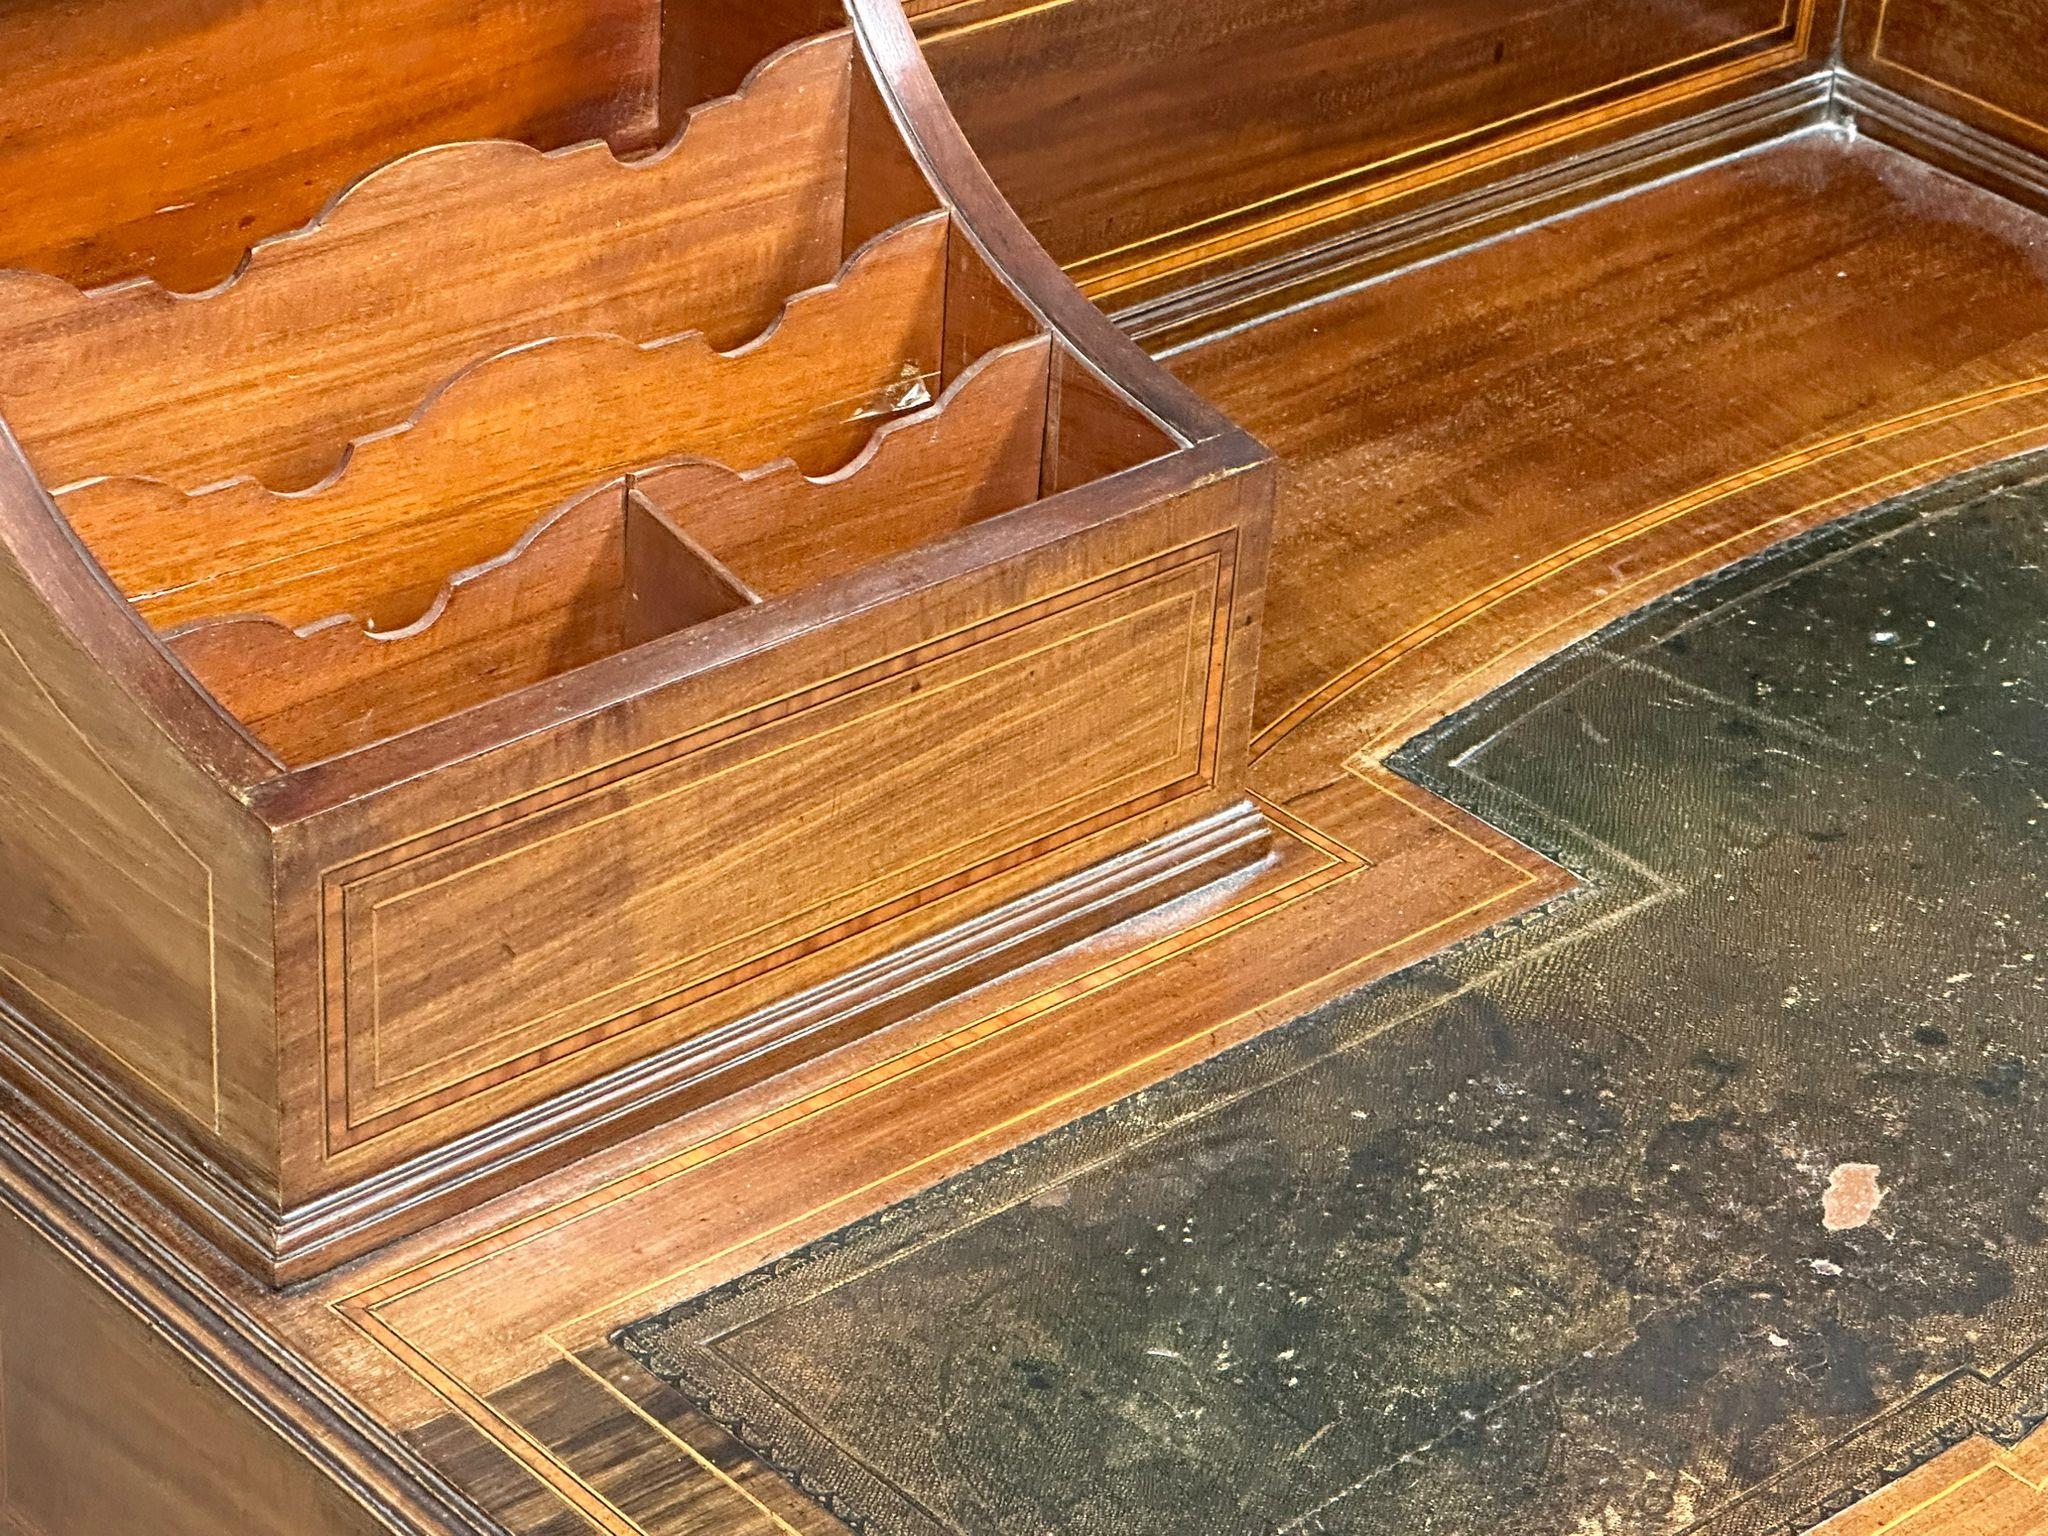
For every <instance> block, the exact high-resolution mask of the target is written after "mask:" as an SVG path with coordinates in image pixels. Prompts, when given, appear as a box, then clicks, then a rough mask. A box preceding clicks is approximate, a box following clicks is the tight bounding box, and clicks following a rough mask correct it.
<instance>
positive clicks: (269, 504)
mask: <svg viewBox="0 0 2048 1536" xmlns="http://www.w3.org/2000/svg"><path fill="white" fill-rule="evenodd" d="M947 246H948V225H947V220H946V216H945V215H944V214H930V215H927V216H925V217H924V218H922V219H920V220H918V221H916V222H914V223H912V224H909V225H906V226H903V227H901V228H899V229H898V230H896V231H894V232H893V233H891V234H886V235H882V236H878V237H877V238H876V240H875V241H874V242H873V243H872V244H870V245H869V246H867V247H865V248H864V249H863V250H862V251H861V252H859V253H857V254H856V255H855V257H854V258H853V260H852V261H851V262H850V263H849V264H848V266H847V267H846V269H845V271H844V273H843V274H842V276H841V278H840V280H839V281H838V282H836V283H834V284H832V285H830V286H826V287H821V288H813V289H808V290H806V291H804V292H803V293H801V294H799V295H798V296H797V297H795V298H793V299H791V300H790V301H789V303H788V304H787V305H786V306H785V307H784V309H783V311H782V313H781V314H780V316H779V317H778V319H777V320H776V321H775V323H774V324H773V325H772V326H771V328H770V329H769V330H768V331H767V332H766V333H765V334H763V335H761V336H760V337H758V338H757V339H755V340H753V341H752V342H750V343H749V344H747V345H745V346H743V347H741V348H739V349H737V350H735V351H732V352H721V351H719V350H718V349H717V347H716V345H715V344H714V343H713V341H712V340H711V338H709V337H708V336H706V335H704V334H703V333H702V332H692V333H689V334H687V335H684V336H680V337H677V338H674V339H672V340H667V341H660V342H656V343H653V344H651V345H638V344H635V343H634V342H632V341H629V340H626V339H625V338H623V337H620V336H617V335H606V336H567V337H562V338H556V339H548V340H542V341H538V342H534V343H531V344H527V345H522V346H519V347H516V348H514V349H512V350H510V351H507V352H501V353H498V354H496V355H494V356H488V357H486V358H484V359H483V360H482V361H480V362H477V363H475V364H473V365H471V366H470V367H468V368H466V369H465V370H463V371H462V372H461V373H459V374H457V375H456V376H455V377H454V378H453V379H451V380H450V381H448V382H447V383H446V384H444V385H442V386H441V387H440V388H439V389H437V390H436V391H435V392H434V394H433V395H432V396H431V397H430V398H429V400H428V401H427V402H426V404H425V405H423V406H422V407H421V408H420V409H419V411H417V412H416V413H415V414H414V415H413V417H412V418H411V419H410V420H409V421H408V422H406V423H405V424H403V425H402V426H399V427H397V428H394V429H392V430H389V431H386V432H382V433H379V434H377V435H375V436H373V437H369V438H364V439H359V440H357V441H356V443H355V444H354V445H353V447H352V448H351V449H350V451H349V454H348V457H347V458H346V460H345V461H344V463H343V465H342V467H341V469H340V470H339V471H338V472H337V473H336V474H335V475H334V476H333V477H331V478H330V479H329V480H327V481H326V482H324V483H322V484H321V485H319V486H316V487H314V488H313V489H311V490H309V491H304V492H297V493H283V492H276V491H271V490H269V489H267V488H266V487H264V486H263V485H262V484H260V483H258V482H257V481H255V480H253V479H238V480H233V481H230V482H228V483H227V484H225V485H223V486H220V487H217V488H214V489H212V490H208V491H204V492H201V493H197V494H193V493H188V492H185V491H181V490H179V489H178V488H177V487H176V486H174V485H170V484H167V483H165V482H164V481H162V480H155V479H150V480H137V479H127V478H112V479H100V480H92V481H88V482H86V483H85V484H84V485H82V486H79V487H77V488H76V489H74V490H72V491H69V492H66V493H65V494H64V495H62V496H60V497H59V498H58V500H59V504H60V506H62V507H63V509H64V511H65V513H66V515H67V516H68V517H69V518H70V520H71V523H72V526H73V527H74V528H76V529H77V530H78V532H79V535H80V536H81V537H82V538H83V539H84V540H85V541H86V543H87V545H88V546H89V547H90V548H91V549H92V550H93V552H94V554H95V555H96V556H97V557H98V559H99V561H100V563H101V565H102V566H103V567H105V569H106V570H107V572H108V574H109V575H110V576H111V577H112V578H113V580H114V582H115V584H116V585H117V586H119V587H120V588H121V589H122V590H123V591H124V592H125V593H127V594H128V595H129V597H130V598H132V599H133V600H134V601H135V602H136V604H137V606H138V607H139V608H140V609H141V611H142V612H143V614H144V615H146V616H147V617H148V618H149V620H150V621H151V622H152V623H154V624H155V625H157V626H158V627H159V628H162V629H173V628H176V627H178V626H180V625H185V624H190V623H192V622H194V621H197V620H202V619H207V618H221V617H227V616H232V615H242V614H263V615H266V616H268V617H270V618H273V619H276V620H277V621H279V622H280V623H283V624H286V625H290V626H294V627H297V626H302V625H307V624H312V623H317V622H319V621H321V620H324V619H328V618H331V617H333V616H335V615H337V614H343V613H350V614H354V615H356V616H358V617H359V618H362V619H366V620H372V621H374V622H376V623H377V624H378V626H379V627H380V628H386V629H398V628H403V627H405V626H407V625H410V624H413V623H415V622H416V621H417V620H418V619H419V618H420V617H421V615H422V614H423V613H424V612H425V611H426V609H427V606H428V605H429V604H430V603H431V602H432V601H433V599H434V597H435V594H436V593H437V592H438V591H439V590H440V588H441V586H442V584H443V583H444V582H446V581H447V580H448V578H449V577H450V576H452V575H454V574H455V573H456V572H457V571H459V570H463V569H465V568H467V567H469V566H472V565H476V564H479V563H481V562H482V561H485V560H488V559H491V558H492V557H494V556H496V555H500V554H503V553H504V552H505V551H506V550H507V549H509V548H510V547H511V546H512V544H513V543H514V542H516V541H517V539H518V538H519V536H520V535H521V534H522V533H524V532H525V531H526V529H527V528H528V527H530V526H531V525H532V524H533V523H534V522H535V521H536V520H537V519H538V518H540V517H541V516H542V515H544V514H545V513H547V512H549V511H550V510H552V509H553V508H554V507H556V506H558V505H560V504H561V503H562V502H563V501H565V500H567V499H568V498H570V497H572V496H574V495H576V494H578V493H579V492H581V491H585V490H588V489H591V488H593V487H595V486H597V485H599V484H601V483H603V482H604V481H606V480H609V479H612V478H614V477H616V476H618V475H622V474H624V473H626V472H627V471H629V470H633V469H637V468H641V467H643V466H646V465H649V464H652V463H656V462H658V461H660V460H662V459H665V458H669V457H672V456H677V455H681V454H686V453H691V454H702V455H704V456H706V457H709V458H712V459H716V460H719V461H721V462H726V463H730V464H733V465H735V466H737V467H741V468H751V467H753V466H756V465H759V464H763V463H767V462H770V461H772V460H775V459H779V458H782V457H785V456H788V457H791V458H794V459H795V460H796V461H797V462H798V463H800V464H802V465H803V466H804V467H806V468H808V469H811V470H813V471H817V472H826V471H830V470H833V469H837V468H839V467H840V466H842V465H843V464H845V463H846V462H847V460H848V459H850V458H851V457H852V456H853V455H854V454H855V453H856V452H858V450H859V448H860V446H861V444H862V443H864V442H865V441H866V440H867V438H868V436H869V435H870V434H871V433H872V431H873V430H874V427H875V425H876V424H877V423H878V422H879V421H881V420H884V419H886V418H887V416H888V415H889V414H890V413H891V412H892V411H893V410H894V409H895V407H896V405H897V403H898V402H899V401H900V400H901V399H903V398H904V397H906V396H908V397H911V398H918V397H919V396H922V395H924V393H925V391H926V390H927V389H928V388H929V386H930V384H931V383H933V382H935V381H936V379H937V376H938V368H939V350H940V344H941V337H942V335H943V330H944V323H945V293H946V260H947Z"/></svg>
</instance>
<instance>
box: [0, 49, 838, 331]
mask: <svg viewBox="0 0 2048 1536" xmlns="http://www.w3.org/2000/svg"><path fill="white" fill-rule="evenodd" d="M828 48H841V49H846V50H848V58H849V60H850V59H851V56H852V55H851V48H852V42H851V33H849V32H847V31H845V30H844V29H842V30H840V31H837V32H828V33H824V34H822V35H820V36H817V37H807V38H803V39H800V40H799V41H797V42H794V43H791V44H790V45H789V46H787V47H785V48H781V49H778V50H777V51H776V52H774V53H772V54H770V55H769V56H768V57H767V58H765V59H763V60H762V61H761V62H760V63H759V64H756V65H755V66H754V67H753V69H751V70H750V71H748V73H747V77H746V79H744V80H743V81H741V82H740V87H739V89H738V90H736V91H734V92H732V93H731V94H730V95H726V96H716V97H713V98H712V99H711V100H709V101H703V102H699V103H698V104H697V105H696V106H694V107H692V108H690V109H689V111H688V113H687V114H685V116H684V118H683V122H682V124H681V126H680V127H678V128H677V130H676V132H675V133H674V135H673V136H671V137H670V139H669V141H668V142H667V143H666V144H663V145H661V146H659V147H658V148H655V149H651V150H648V151H645V152H644V153H641V154H636V155H626V156H621V155H619V154H618V153H617V152H616V151H614V150H613V149H612V147H611V146H610V145H609V144H607V143H606V142H605V141H604V140H603V139H585V140H582V141H580V142H578V143H575V144H569V145H565V146H563V147H562V148H560V149H549V150H542V149H535V148H534V147H533V146H532V145H531V144H524V143H521V142H520V141H518V140H517V139H462V140H457V141H455V142H453V143H448V144H430V145H426V146H424V147H422V148H420V149H416V150H413V151H411V152H410V153H408V154H404V155H400V156H399V157H398V158H397V159H395V160H389V161H386V162H385V163H384V164H383V165H380V166H378V167H377V168H376V169H375V170H372V171H368V172H366V173H364V174H363V175H361V176H359V177H357V178H356V179H355V180H354V181H352V182H350V183H349V184H348V185H347V186H345V187H343V188H342V189H341V190H340V191H339V192H337V193H336V194H335V195H334V196H333V197H332V198H331V199H330V200H329V201H328V203H327V206H326V207H324V208H322V209H321V210H320V212H319V213H317V214H315V215H314V216H313V217H312V218H311V219H309V220H308V221H307V222H306V223H304V224H301V225H300V226H299V227H298V228H296V229H288V230H285V231H283V232H282V233H280V234H275V235H271V236H269V237H267V238H265V239H263V240H259V241H257V242H256V244H254V245H252V246H251V247H250V248H249V249H248V250H247V251H246V252H244V253H243V255H242V259H241V261H240V262H238V263H237V264H236V266H235V270H234V271H233V272H230V273H229V274H228V275H227V276H226V277H224V278H222V279H221V280H220V281H219V282H218V283H215V284H214V285H213V286H212V287H210V288H202V289H197V290H194V291H191V292H179V291H177V290H174V289H170V288H166V287H164V285H163V284H162V283H159V282H158V281H157V280H156V279H155V278H153V277H148V276H142V277H131V278H124V279H122V280H121V281H119V282H114V283H106V284H103V285H102V286H100V287H98V288H85V289H82V288H79V287H77V286H76V285H75V284H72V283H69V282H66V281H65V280H64V279H63V278H61V277H57V276H55V275H53V274H51V273H48V272H34V271H27V270H23V269H20V268H14V269H8V270H0V304H4V305H6V306H9V307H10V308H12V309H15V310H17V311H18V318H17V319H15V320H14V321H13V324H15V325H17V326H20V325H32V324H36V323H39V322H41V321H45V320H48V319H52V318H55V317H57V316H60V315H64V314H69V313H72V312H74V311H76V310H79V309H82V308H87V307H90V306H93V305H97V304H103V303H107V302H110V301H112V300H116V299H132V300H136V301H139V302H142V303H154V304H163V305H172V304H192V303H200V302H203V301H205V300H208V299H217V298H220V297H221V296H223V295H224V294H226V293H227V292H228V291H229V290H230V289H232V288H235V287H237V286H238V285H240V284H241V283H242V282H243V281H244V280H245V279H247V278H249V277H250V276H252V275H254V276H257V277H259V278H260V276H261V270H260V269H261V268H263V267H265V266H267V265H268V264H269V259H270V257H271V256H272V254H273V253H274V252H277V251H280V250H289V249H290V248H291V247H294V246H296V245H299V244H302V243H304V242H306V241H308V240H312V239H315V238H317V237H318V236H320V235H322V234H328V233H334V232H345V231H347V230H348V229H349V228H350V227H351V225H352V224H354V223H356V222H359V221H360V222H368V216H369V215H370V214H372V213H374V212H375V211H376V210H377V209H378V208H379V207H380V206H383V205H387V204H390V203H392V202H398V201H403V197H402V196H401V194H403V193H404V192H405V191H406V189H407V187H408V184H409V183H410V182H412V181H413V180H415V179H417V178H419V177H420V176H421V174H422V173H423V172H432V171H438V170H439V169H440V167H442V166H444V165H446V164H449V163H451V162H454V161H459V160H469V161H472V162H474V170H473V171H472V174H477V173H481V172H485V171H487V170H490V169H492V168H493V167H495V166H496V165H498V164H504V165H507V166H519V167H522V168H524V169H526V170H527V171H529V172H535V171H538V172H542V173H545V172H548V171H552V170H553V168H554V167H556V166H559V165H563V164H572V165H573V164H575V163H577V162H579V161H584V160H591V159H595V158H597V157H599V156H602V157H604V158H607V159H609V160H610V161H611V165H612V167H613V168H615V169H618V170H621V171H629V172H630V171H647V170H651V169H653V168H655V167H657V166H660V165H663V164H665V163H666V162H667V161H669V160H671V159H673V158H675V157H676V156H677V155H678V154H679V153H681V152H682V151H684V150H685V149H686V148H694V147H696V146H698V145H699V144H700V143H701V141H702V140H703V138H704V137H705V134H706V132H707V131H716V129H717V127H718V126H719V125H720V124H721V123H723V122H727V121H731V122H735V123H737V124H738V130H736V131H739V130H743V129H744V127H745V125H746V121H747V116H748V114H745V113H744V112H742V110H741V109H743V108H745V107H748V106H752V107H755V108H757V109H758V108H761V107H762V106H763V105H764V104H772V103H773V102H775V101H776V100H777V99H778V96H779V94H781V93H782V92H784V91H785V90H786V91H788V92H789V93H790V94H792V95H801V94H802V89H803V87H802V85H801V83H799V84H797V85H796V86H794V87H791V86H789V85H788V83H787V82H786V81H785V79H784V78H783V77H784V76H785V74H789V75H796V76H798V77H799V82H800V79H801V71H800V70H799V69H798V68H796V67H795V66H793V65H792V64H791V63H790V61H791V60H793V59H797V58H799V57H801V56H805V55H808V54H809V53H811V52H813V51H817V50H823V49H828ZM505 195H506V196H508V197H511V196H517V195H519V194H518V193H516V192H509V191H508V192H507V193H506V194H505ZM38 310H40V313H38V312H37V311H38Z"/></svg>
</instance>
